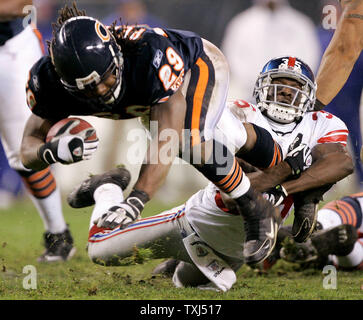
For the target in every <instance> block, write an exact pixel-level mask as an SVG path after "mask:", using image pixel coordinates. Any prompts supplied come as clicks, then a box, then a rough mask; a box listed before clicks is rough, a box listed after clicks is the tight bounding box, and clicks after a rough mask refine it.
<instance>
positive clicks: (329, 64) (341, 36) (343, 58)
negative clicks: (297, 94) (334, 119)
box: [316, 0, 363, 109]
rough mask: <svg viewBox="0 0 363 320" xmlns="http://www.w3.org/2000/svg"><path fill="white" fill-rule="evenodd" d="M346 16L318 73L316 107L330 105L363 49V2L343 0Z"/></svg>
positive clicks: (343, 15)
mask: <svg viewBox="0 0 363 320" xmlns="http://www.w3.org/2000/svg"><path fill="white" fill-rule="evenodd" d="M341 4H342V7H343V14H342V16H341V18H340V20H339V23H338V25H337V29H336V30H335V32H334V35H333V38H332V39H331V41H330V43H329V46H328V47H327V49H326V50H325V53H324V55H323V57H322V60H321V64H320V67H319V71H318V74H317V78H316V82H317V85H318V87H317V93H316V96H317V99H318V100H319V101H320V103H319V101H317V103H316V107H318V108H320V109H322V108H323V107H324V106H325V105H327V104H328V103H330V102H331V101H332V100H333V98H334V97H335V96H336V95H337V94H338V92H339V91H340V90H341V88H342V87H343V86H344V84H345V82H346V81H347V79H348V77H349V75H350V73H351V71H352V69H353V66H354V64H355V62H356V61H357V59H358V57H359V55H360V53H361V51H362V49H363V0H342V1H341Z"/></svg>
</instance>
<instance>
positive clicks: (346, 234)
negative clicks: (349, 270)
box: [280, 224, 358, 263]
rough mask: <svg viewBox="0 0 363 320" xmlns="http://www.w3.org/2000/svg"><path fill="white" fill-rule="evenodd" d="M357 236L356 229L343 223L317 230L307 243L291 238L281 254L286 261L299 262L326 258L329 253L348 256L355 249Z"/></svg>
mask: <svg viewBox="0 0 363 320" xmlns="http://www.w3.org/2000/svg"><path fill="white" fill-rule="evenodd" d="M357 238H358V236H357V231H356V229H355V228H354V227H353V226H352V225H348V224H343V225H339V226H337V227H333V228H329V229H325V230H320V231H317V232H315V233H314V234H313V235H312V236H311V238H310V239H309V240H308V241H306V242H305V243H297V242H294V241H293V240H291V241H289V242H288V243H285V244H284V247H283V248H282V249H281V251H280V255H281V258H283V259H284V260H286V261H290V262H297V263H304V262H311V261H316V260H318V259H321V260H324V259H326V258H327V257H328V256H329V255H337V256H346V255H348V254H349V253H350V252H351V251H352V250H353V247H354V244H355V242H356V241H357Z"/></svg>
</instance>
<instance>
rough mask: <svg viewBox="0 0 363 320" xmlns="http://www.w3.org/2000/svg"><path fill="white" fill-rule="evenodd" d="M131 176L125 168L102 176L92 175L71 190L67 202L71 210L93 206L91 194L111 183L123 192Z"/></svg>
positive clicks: (113, 170) (93, 201)
mask: <svg viewBox="0 0 363 320" xmlns="http://www.w3.org/2000/svg"><path fill="white" fill-rule="evenodd" d="M130 180H131V174H130V172H129V170H127V169H126V168H121V167H119V168H116V169H112V170H110V171H107V172H105V173H103V174H97V175H94V176H92V177H90V178H88V179H87V180H84V181H83V182H82V183H81V184H80V185H78V186H77V187H76V188H74V189H73V190H72V192H71V193H70V194H69V195H68V197H67V202H68V204H69V205H70V206H71V207H72V208H85V207H89V206H92V205H94V204H95V200H94V198H93V193H94V192H95V190H96V189H97V188H98V187H99V186H101V185H103V184H105V183H113V184H116V185H118V186H120V187H121V189H122V190H125V189H126V188H127V186H128V184H129V183H130Z"/></svg>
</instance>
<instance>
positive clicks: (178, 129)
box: [134, 91, 186, 198]
mask: <svg viewBox="0 0 363 320" xmlns="http://www.w3.org/2000/svg"><path fill="white" fill-rule="evenodd" d="M185 110H186V102H185V99H184V96H183V95H182V94H181V92H180V91H177V92H176V93H175V94H173V95H172V96H171V97H170V98H169V100H168V101H167V102H164V103H162V104H158V105H155V106H153V107H152V108H151V117H150V120H151V121H157V124H158V132H157V136H154V137H152V140H151V142H150V145H149V148H148V151H147V155H146V159H145V161H144V164H143V165H142V166H141V170H140V174H139V178H138V180H137V182H136V184H135V187H134V189H136V190H142V191H144V192H146V193H147V194H148V196H149V197H150V198H151V197H152V196H153V195H154V194H155V192H156V191H157V190H158V188H159V187H160V186H161V185H162V184H163V182H164V181H165V178H166V176H167V174H168V172H169V168H170V166H171V164H172V162H173V160H174V159H175V157H176V156H177V155H178V152H179V141H181V134H182V129H183V127H184V117H185ZM163 130H165V131H164V132H163ZM166 130H169V131H166ZM162 132H163V133H164V134H165V133H168V132H169V133H170V137H172V135H173V134H174V138H175V139H176V141H175V142H174V143H170V140H169V139H167V140H164V139H162V135H161V134H162ZM164 149H165V150H164ZM163 150H164V151H166V150H167V151H168V152H167V153H166V152H164V151H163Z"/></svg>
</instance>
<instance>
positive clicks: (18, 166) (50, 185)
mask: <svg viewBox="0 0 363 320" xmlns="http://www.w3.org/2000/svg"><path fill="white" fill-rule="evenodd" d="M25 44H26V45H25ZM0 55H1V59H0V70H1V73H0V101H1V102H0V122H1V124H0V130H1V137H2V142H3V145H4V150H5V152H6V155H7V158H8V161H9V164H10V166H11V167H12V168H13V169H15V170H16V171H17V172H18V173H19V174H20V175H21V176H22V178H23V181H24V182H25V184H26V185H27V187H28V190H29V191H30V193H29V194H30V197H31V199H32V201H33V203H34V204H35V206H36V208H37V210H38V212H39V214H40V217H41V218H42V220H43V223H44V228H45V230H46V231H45V233H44V238H45V239H44V240H45V246H46V252H45V254H44V255H42V256H41V257H40V260H42V261H54V260H66V259H68V258H70V257H71V256H72V254H74V251H75V249H74V248H73V245H72V244H73V239H72V237H71V235H70V233H69V230H68V228H67V225H66V223H65V221H64V218H63V212H62V206H61V197H60V191H59V189H58V188H57V187H56V184H55V180H54V177H53V176H52V173H51V172H50V171H49V169H47V170H44V171H41V172H33V171H30V170H27V169H25V168H24V166H23V165H22V163H21V161H20V144H21V139H22V133H23V130H24V126H25V123H26V121H27V119H28V117H29V116H30V111H29V110H28V107H27V105H26V94H25V85H26V81H27V78H28V74H29V69H30V68H31V66H32V64H33V63H34V62H35V61H36V60H37V59H39V58H40V57H41V55H42V51H41V49H40V47H39V40H38V39H37V37H36V35H35V34H34V31H33V30H32V29H31V28H30V27H27V28H26V29H25V30H24V31H22V32H21V33H20V34H18V35H17V36H16V37H14V38H13V39H11V40H9V41H8V42H6V43H5V45H4V46H2V47H0Z"/></svg>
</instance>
